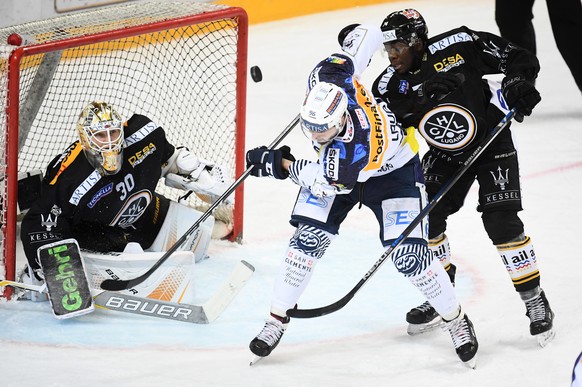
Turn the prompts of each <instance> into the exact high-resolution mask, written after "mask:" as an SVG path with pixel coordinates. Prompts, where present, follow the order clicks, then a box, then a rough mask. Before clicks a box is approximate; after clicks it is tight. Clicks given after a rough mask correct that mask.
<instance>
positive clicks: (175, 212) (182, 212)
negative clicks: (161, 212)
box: [146, 201, 214, 262]
mask: <svg viewBox="0 0 582 387" xmlns="http://www.w3.org/2000/svg"><path fill="white" fill-rule="evenodd" d="M201 216H202V213H201V212H200V211H197V210H195V209H193V208H191V207H187V206H184V205H182V204H179V203H176V202H173V201H171V202H170V208H169V209H168V213H167V215H166V218H165V219H164V223H163V224H162V227H161V229H160V232H159V233H158V235H157V236H156V239H155V240H154V243H152V245H151V246H150V247H149V248H148V249H146V251H167V250H168V249H169V248H170V247H172V246H173V245H174V243H176V241H177V240H178V238H180V237H181V236H182V235H184V233H185V232H186V231H188V229H189V228H190V227H191V226H192V225H193V224H194V222H196V221H197V220H198V219H199V218H200V217H201ZM213 228H214V217H213V216H209V217H208V219H206V220H205V221H204V222H202V223H201V224H200V226H198V229H196V230H195V231H194V232H193V233H192V234H191V235H190V237H189V238H188V239H187V240H186V242H184V243H183V244H182V246H181V247H180V249H179V251H192V252H193V253H194V257H195V260H196V262H199V261H201V260H203V259H206V258H208V256H207V252H208V246H209V244H210V240H211V239H212V231H213Z"/></svg>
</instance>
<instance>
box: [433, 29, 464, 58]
mask: <svg viewBox="0 0 582 387" xmlns="http://www.w3.org/2000/svg"><path fill="white" fill-rule="evenodd" d="M472 40H473V38H472V37H471V35H469V34H468V33H466V32H457V33H455V34H452V35H448V36H445V37H444V38H442V39H441V40H438V41H436V42H434V43H432V44H431V45H429V46H428V50H429V51H430V53H431V54H434V53H435V52H437V51H439V50H444V49H445V48H447V47H449V46H451V45H453V44H457V43H462V42H468V41H472Z"/></svg>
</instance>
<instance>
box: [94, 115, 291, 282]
mask: <svg viewBox="0 0 582 387" xmlns="http://www.w3.org/2000/svg"><path fill="white" fill-rule="evenodd" d="M298 123H299V115H297V116H296V117H295V118H294V119H293V121H291V122H290V123H289V125H287V127H286V128H285V129H284V130H283V131H282V132H281V134H279V136H277V138H276V139H275V140H274V141H273V142H272V143H271V145H269V149H274V148H275V147H276V146H277V145H279V143H280V142H281V141H283V139H284V138H285V137H287V135H288V134H289V133H291V130H293V128H294V127H295V126H296V125H297V124H298ZM253 167H254V166H252V165H251V166H250V167H249V168H247V170H246V171H244V172H243V174H242V175H241V176H240V177H239V178H238V179H237V180H236V181H235V182H234V183H232V185H231V186H230V187H229V188H228V189H227V190H226V192H224V193H223V194H222V195H221V196H220V197H219V198H218V199H216V201H215V202H214V203H212V205H211V206H210V207H208V209H207V210H206V212H205V213H204V214H202V216H200V218H198V220H197V221H196V222H194V224H193V225H192V227H190V228H189V229H188V231H186V233H184V235H182V237H180V239H178V240H177V241H176V243H174V245H173V246H172V247H170V248H169V249H168V251H166V253H165V254H164V255H162V257H161V258H160V259H158V261H157V262H156V263H154V265H153V266H152V267H151V268H150V269H149V270H148V271H146V272H145V273H143V274H142V275H140V276H139V277H136V278H133V279H129V280H114V279H106V280H105V281H103V282H102V283H101V288H102V289H104V290H123V289H130V288H132V287H134V286H135V285H137V284H140V283H142V282H143V281H144V280H145V279H146V278H148V277H149V276H150V275H152V273H153V272H155V271H156V270H157V269H158V268H159V267H160V266H161V265H162V264H163V263H164V262H165V261H166V260H167V259H168V258H169V257H170V255H172V253H173V252H174V251H176V250H177V249H178V248H179V247H180V246H181V245H182V244H183V243H184V242H185V241H186V240H187V239H188V237H189V236H190V235H191V234H192V233H193V232H194V231H196V229H197V228H198V226H199V225H200V224H201V223H202V222H204V221H205V220H206V219H208V217H209V216H210V215H211V214H212V211H214V209H215V208H216V207H218V205H219V204H221V203H222V202H223V201H224V200H225V199H226V198H227V197H229V196H230V194H232V193H233V192H234V191H235V190H236V188H237V187H238V186H239V185H241V184H242V182H243V181H244V180H245V179H246V178H247V177H248V176H249V175H250V174H251V170H252V169H253Z"/></svg>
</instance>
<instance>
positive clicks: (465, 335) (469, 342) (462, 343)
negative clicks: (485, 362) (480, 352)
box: [443, 310, 479, 369]
mask: <svg viewBox="0 0 582 387" xmlns="http://www.w3.org/2000/svg"><path fill="white" fill-rule="evenodd" d="M443 321H444V325H443V329H446V330H448V331H449V334H450V335H451V339H452V340H453V345H454V346H455V351H456V352H457V356H459V359H461V361H462V362H463V363H464V364H465V365H466V366H468V367H470V368H473V369H474V368H475V367H476V366H477V359H476V358H475V355H476V354H477V349H478V348H479V343H478V342H477V337H476V336H475V330H474V329H473V323H472V322H471V320H469V317H468V316H467V315H466V314H465V313H463V311H462V310H461V312H460V314H459V316H458V317H457V318H456V319H454V320H451V321H445V320H444V319H443Z"/></svg>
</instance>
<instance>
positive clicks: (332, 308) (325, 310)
mask: <svg viewBox="0 0 582 387" xmlns="http://www.w3.org/2000/svg"><path fill="white" fill-rule="evenodd" d="M514 114H515V110H514V109H512V110H510V111H509V113H507V115H506V116H505V117H504V118H503V119H502V120H501V121H500V122H499V124H497V126H495V128H493V130H492V131H491V133H489V136H487V137H486V138H485V139H484V140H483V141H482V142H481V144H479V146H478V147H477V148H476V149H475V151H474V152H473V153H472V154H471V156H469V158H468V159H467V160H465V162H464V163H463V166H462V167H461V168H460V169H459V170H458V171H457V172H456V174H455V175H453V177H451V179H450V180H449V181H448V182H447V183H446V184H445V185H444V186H443V187H442V188H441V190H440V191H439V192H438V193H437V194H436V195H435V196H434V197H433V198H432V200H431V201H430V202H429V203H428V204H427V206H426V207H424V208H423V209H422V211H420V212H419V214H418V215H417V216H416V218H414V220H413V221H412V222H411V223H410V224H409V225H408V227H406V228H405V229H404V231H403V232H402V234H400V235H399V236H398V238H396V239H395V240H394V242H392V244H391V245H390V246H388V248H387V249H386V251H385V252H384V254H382V256H381V257H380V259H378V260H377V261H376V262H375V263H374V265H373V266H372V268H371V269H370V270H368V272H367V273H366V274H364V276H363V277H362V278H361V279H360V281H359V282H358V283H357V284H356V286H354V288H353V289H352V290H350V292H349V293H348V294H346V295H345V296H344V297H343V298H341V299H340V300H338V301H336V302H334V303H332V304H329V305H327V306H322V307H319V308H314V309H289V310H288V311H287V316H289V317H295V318H313V317H319V316H325V315H326V314H330V313H333V312H337V311H338V310H340V309H341V308H343V307H344V306H346V305H347V303H348V302H349V301H350V300H351V299H352V298H353V297H354V296H355V295H356V293H357V292H358V291H359V290H360V288H361V287H362V286H364V284H365V283H366V281H368V280H369V279H370V278H371V277H372V276H373V275H374V274H375V273H376V271H377V270H378V269H379V268H380V266H382V264H383V263H384V262H385V261H386V259H387V258H388V257H389V256H390V254H391V253H392V252H393V251H394V250H396V248H397V247H398V246H400V244H401V243H402V242H404V240H405V239H406V238H407V237H408V235H410V233H411V232H412V231H413V230H414V229H415V228H416V227H417V226H418V225H419V224H420V222H422V220H423V219H424V218H425V217H426V216H427V215H428V213H429V212H431V211H432V210H433V208H434V207H435V206H436V205H437V204H438V203H439V202H440V200H441V199H442V198H443V196H444V195H445V194H446V193H447V192H449V190H450V189H451V188H452V187H453V185H455V183H456V182H457V181H458V180H459V179H460V178H461V176H462V175H463V174H464V173H465V172H467V170H468V169H469V168H470V167H471V165H473V162H474V161H475V160H476V159H477V158H478V157H479V156H481V154H482V153H483V152H484V151H485V149H486V148H487V147H488V146H489V145H490V144H491V143H492V142H493V140H494V139H495V138H496V137H497V135H498V134H499V133H501V131H502V130H503V129H505V127H506V126H507V124H508V123H509V122H510V121H511V119H512V118H513V116H514Z"/></svg>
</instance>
